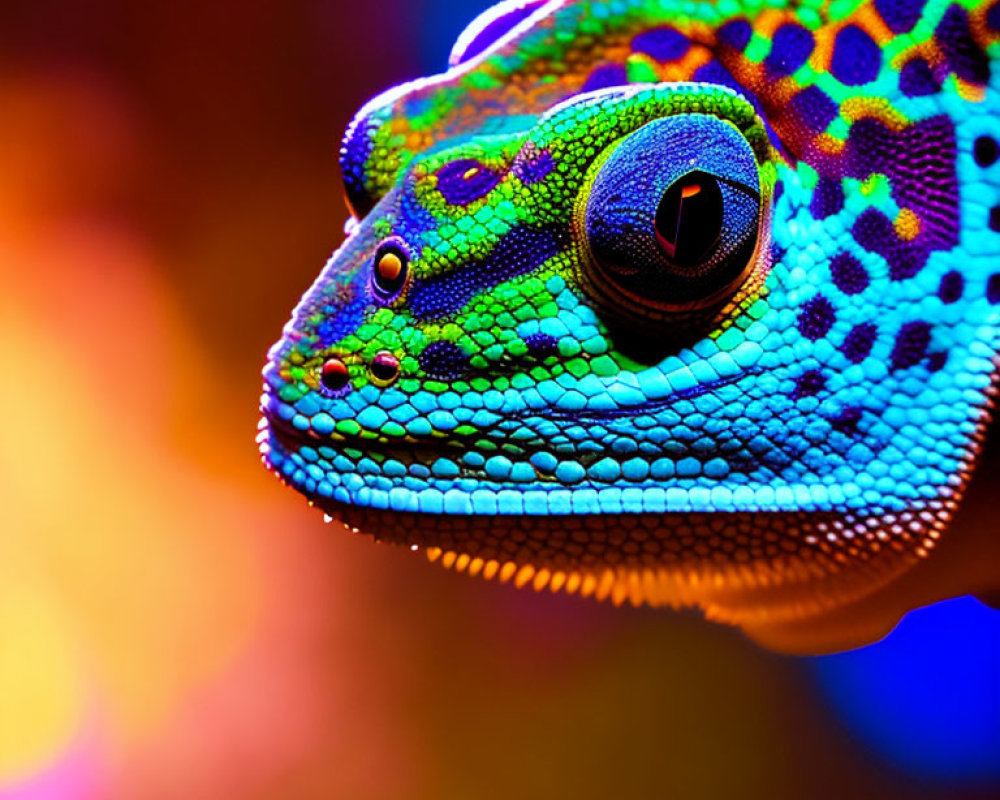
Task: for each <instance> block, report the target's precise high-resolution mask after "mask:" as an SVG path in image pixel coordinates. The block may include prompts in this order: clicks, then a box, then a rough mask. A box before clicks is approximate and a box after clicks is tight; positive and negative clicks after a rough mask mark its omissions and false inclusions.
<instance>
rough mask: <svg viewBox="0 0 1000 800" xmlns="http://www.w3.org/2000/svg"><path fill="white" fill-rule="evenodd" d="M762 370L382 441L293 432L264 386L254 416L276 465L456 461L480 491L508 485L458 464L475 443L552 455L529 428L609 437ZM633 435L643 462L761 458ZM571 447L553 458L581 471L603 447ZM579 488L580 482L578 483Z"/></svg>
mask: <svg viewBox="0 0 1000 800" xmlns="http://www.w3.org/2000/svg"><path fill="white" fill-rule="evenodd" d="M762 371H763V370H761V369H759V368H750V369H747V370H744V371H743V372H741V373H740V374H738V375H735V376H732V377H728V378H720V379H718V380H715V381H708V382H704V383H700V384H698V385H696V386H692V387H689V388H686V389H681V390H678V391H675V392H673V393H671V394H670V395H668V396H666V397H663V398H659V399H656V400H649V401H647V402H645V403H639V404H632V405H630V406H628V407H621V408H610V409H586V408H585V409H579V410H575V409H572V410H571V409H557V408H551V407H550V408H544V409H532V408H519V409H516V410H514V409H511V410H507V411H506V412H504V411H497V412H496V413H497V417H498V419H497V421H496V422H493V423H491V424H489V425H483V426H480V427H479V428H477V429H476V431H475V432H474V433H465V434H456V433H454V432H449V433H443V432H441V433H438V434H436V435H432V436H412V435H407V436H405V437H399V438H396V437H392V438H387V437H385V436H383V435H376V434H374V433H368V434H367V435H365V434H362V435H347V436H344V435H341V434H337V435H335V436H329V435H326V434H320V433H317V432H316V431H314V430H312V429H311V428H300V427H298V426H296V425H294V424H293V423H292V422H291V421H290V420H288V419H286V418H284V417H283V416H281V415H279V414H278V411H277V409H278V404H277V402H272V401H273V400H274V398H275V395H274V394H273V391H272V390H271V389H270V388H269V389H267V391H266V392H265V398H264V401H263V402H262V404H261V412H262V414H263V417H264V421H265V424H266V428H265V430H266V437H267V444H268V447H269V448H270V449H272V450H276V451H277V452H276V455H278V456H279V458H278V461H279V462H280V461H281V460H283V459H284V458H285V457H289V456H293V455H294V454H296V453H299V452H300V451H301V450H302V448H304V447H305V448H312V449H313V450H314V451H318V458H319V461H320V463H321V464H322V462H323V461H327V462H329V463H328V464H327V467H326V469H327V470H328V471H330V472H339V471H338V470H336V469H334V468H333V467H332V459H333V458H334V457H335V456H336V455H339V454H344V453H345V452H349V451H353V452H354V454H355V455H354V456H353V458H355V459H356V458H358V457H359V456H358V455H357V454H358V453H360V454H361V455H363V456H365V457H372V458H375V459H376V460H377V461H380V460H381V459H390V460H392V461H396V462H400V463H402V464H407V465H411V466H413V467H414V468H419V469H423V468H425V467H430V466H431V465H433V464H434V462H435V461H437V460H438V459H440V458H445V459H452V460H454V461H455V462H458V463H459V464H460V469H461V474H462V477H463V478H466V479H472V480H475V481H478V482H480V483H482V484H483V485H484V486H485V485H499V484H506V483H509V481H507V480H502V479H498V478H496V477H491V476H490V475H489V474H487V472H486V471H485V469H484V468H483V467H482V465H480V466H473V465H471V464H470V463H469V462H464V463H463V456H464V455H465V454H466V453H469V452H478V453H480V454H481V455H483V456H484V457H485V458H488V457H489V456H490V454H491V452H490V451H493V449H492V448H490V450H484V446H482V445H480V442H482V441H483V440H487V441H492V442H493V443H494V444H495V445H497V446H498V447H502V450H501V449H497V450H495V451H493V452H495V453H499V454H503V455H507V456H508V457H510V458H511V459H517V460H520V461H524V462H527V461H528V460H529V458H530V457H531V455H532V454H533V453H536V452H541V451H550V452H554V451H551V446H550V445H549V444H548V440H547V438H546V437H544V436H542V435H541V434H539V433H537V431H536V429H535V428H536V426H537V425H538V424H540V423H541V422H543V421H550V422H556V423H557V424H559V425H560V426H574V425H583V426H592V425H598V426H601V427H602V428H606V429H607V433H608V435H612V436H614V435H616V434H620V433H621V431H618V430H616V428H618V427H620V425H621V422H622V421H627V420H630V419H632V418H634V417H635V416H637V415H643V416H650V415H655V414H656V413H657V412H658V411H661V410H664V409H668V408H669V407H670V406H671V404H673V403H675V402H678V401H681V400H690V399H692V398H695V397H699V396H701V395H704V394H706V393H708V392H711V391H715V390H717V389H720V388H722V387H725V386H729V385H732V384H735V383H737V382H739V381H740V380H742V379H744V378H747V377H749V376H751V375H755V374H758V373H759V372H762ZM512 425H516V426H520V427H519V428H517V429H516V430H515V429H513V428H512V427H511V426H512ZM522 431H528V432H530V433H531V436H528V437H525V436H518V435H517V434H518V433H520V432H522ZM634 438H635V440H636V443H637V444H639V445H640V446H643V445H646V447H647V449H645V450H644V451H643V452H645V453H646V455H645V458H647V459H648V460H649V462H650V464H651V463H652V461H653V460H655V457H658V456H659V455H666V454H667V451H668V450H669V451H670V453H671V454H670V458H672V459H673V460H675V461H678V460H680V459H683V458H685V457H688V456H693V457H697V458H698V459H699V460H701V461H705V460H710V459H711V458H714V457H719V456H722V455H723V453H724V452H725V456H724V457H725V458H726V460H727V461H728V462H729V463H730V469H731V470H733V471H743V470H745V469H746V468H747V467H748V466H750V465H752V464H756V465H758V466H759V465H760V460H761V458H762V456H761V454H759V453H758V454H756V455H754V454H752V453H750V452H748V451H746V450H744V449H739V450H734V449H733V448H732V447H730V446H727V442H726V441H724V440H720V441H719V442H718V443H717V447H716V448H714V449H710V450H706V448H705V446H704V443H699V444H700V446H699V448H698V449H697V452H695V449H694V442H691V441H686V440H675V441H672V442H670V443H669V444H665V443H664V442H663V441H662V440H659V439H657V447H658V451H662V452H658V453H652V452H651V451H650V450H649V449H648V445H649V444H650V443H651V441H652V440H649V441H646V440H644V439H643V435H642V434H640V435H639V436H637V437H634ZM577 444H578V445H579V446H578V447H576V448H575V449H574V450H573V451H572V452H571V453H566V452H562V454H561V456H560V454H559V453H555V452H554V454H555V455H556V456H557V457H558V458H560V460H563V459H564V458H566V459H572V460H573V461H575V462H577V463H579V464H581V465H583V466H584V467H585V468H587V469H589V467H590V466H591V465H593V464H594V463H595V462H597V461H599V460H601V459H602V458H604V457H605V456H606V455H607V452H606V451H607V448H606V447H601V448H595V447H593V446H589V445H588V442H586V441H584V442H578V443H577ZM265 456H266V458H267V459H268V460H269V461H272V463H273V459H272V458H271V456H269V455H268V454H267V453H265ZM316 458H317V454H316V453H312V454H309V459H312V460H315V459H316ZM417 475H419V473H411V477H416V476H417ZM423 477H424V478H425V479H426V478H430V476H429V475H425V476H423ZM418 479H419V478H418ZM393 482H395V480H394V481H393ZM530 483H534V484H535V485H538V484H544V485H546V486H548V487H557V486H558V485H559V484H561V483H562V482H561V481H559V480H558V479H557V478H556V476H555V468H551V469H546V470H540V469H539V468H535V477H534V479H533V480H532V481H531V482H530ZM518 485H519V486H521V487H522V488H523V487H525V486H526V485H527V484H524V483H523V482H522V483H519V484H518ZM584 485H585V484H581V486H584ZM296 488H297V489H298V490H299V491H300V492H302V493H303V494H306V495H309V496H310V497H311V498H312V494H313V493H312V492H311V491H309V489H308V488H307V487H306V486H297V487H296ZM565 488H567V489H569V490H570V491H572V490H573V489H574V488H581V487H580V486H576V485H566V486H565ZM312 499H315V498H312Z"/></svg>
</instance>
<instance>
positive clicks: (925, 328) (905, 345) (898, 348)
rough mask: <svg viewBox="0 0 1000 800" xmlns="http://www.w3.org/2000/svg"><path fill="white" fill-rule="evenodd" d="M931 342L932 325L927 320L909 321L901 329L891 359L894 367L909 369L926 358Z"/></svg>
mask: <svg viewBox="0 0 1000 800" xmlns="http://www.w3.org/2000/svg"><path fill="white" fill-rule="evenodd" d="M930 343H931V326H930V325H928V324H927V323H926V322H907V323H905V324H904V325H903V327H902V328H900V329H899V333H898V334H897V335H896V342H895V344H894V345H893V347H892V354H891V355H890V356H889V360H890V361H891V362H892V368H893V369H894V370H895V369H908V368H909V367H915V366H916V365H917V364H919V363H920V362H921V361H923V360H924V356H925V355H926V354H927V346H928V345H929V344H930Z"/></svg>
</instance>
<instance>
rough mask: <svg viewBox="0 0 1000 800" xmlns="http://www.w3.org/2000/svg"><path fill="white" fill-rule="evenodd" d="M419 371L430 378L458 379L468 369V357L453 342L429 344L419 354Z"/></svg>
mask: <svg viewBox="0 0 1000 800" xmlns="http://www.w3.org/2000/svg"><path fill="white" fill-rule="evenodd" d="M420 369H422V370H423V371H424V372H425V373H427V374H428V375H429V376H431V377H432V378H445V379H448V378H458V377H460V376H461V375H463V374H465V372H466V371H468V369H469V357H468V356H467V355H465V352H464V351H463V350H462V348H460V347H459V346H458V345H457V344H454V343H453V342H431V343H430V344H429V345H427V347H426V348H425V349H424V351H423V352H422V353H421V354H420Z"/></svg>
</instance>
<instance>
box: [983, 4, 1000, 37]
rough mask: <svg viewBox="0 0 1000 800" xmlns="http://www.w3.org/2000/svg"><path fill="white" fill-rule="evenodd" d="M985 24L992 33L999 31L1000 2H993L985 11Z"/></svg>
mask: <svg viewBox="0 0 1000 800" xmlns="http://www.w3.org/2000/svg"><path fill="white" fill-rule="evenodd" d="M986 26H987V27H988V28H989V29H990V30H991V31H993V32H994V33H1000V3H994V4H993V5H991V6H990V10H989V11H987V12H986Z"/></svg>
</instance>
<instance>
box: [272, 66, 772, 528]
mask: <svg viewBox="0 0 1000 800" xmlns="http://www.w3.org/2000/svg"><path fill="white" fill-rule="evenodd" d="M771 159H772V151H771V148H770V145H769V143H768V141H767V138H766V135H765V133H764V129H763V126H762V124H761V122H760V120H759V119H758V117H757V115H756V114H755V112H754V110H753V108H752V107H751V106H750V104H749V103H747V102H746V101H745V100H744V99H742V98H741V97H739V96H738V95H736V94H735V93H734V92H732V91H730V90H728V89H724V88H720V87H706V86H699V85H684V84H678V85H675V86H673V87H671V88H670V89H669V90H668V91H665V90H663V89H662V88H650V87H640V88H633V89H628V90H621V89H616V90H608V91H602V92H597V93H593V94H588V95H586V96H584V97H581V98H578V99H576V100H574V101H572V102H569V103H566V104H563V105H561V106H559V107H557V108H555V109H553V110H552V111H550V112H549V113H547V114H546V115H544V116H542V117H541V118H540V119H538V120H537V121H535V123H534V124H533V125H531V126H530V127H526V128H524V129H522V130H515V131H512V132H500V133H495V134H492V135H489V136H482V137H477V138H474V139H471V140H467V141H461V142H459V143H457V144H450V145H446V146H443V147H440V148H437V149H435V150H433V151H431V152H427V153H423V154H421V155H419V156H417V157H416V158H414V159H413V160H412V161H411V162H410V163H409V165H408V167H407V168H406V170H405V171H404V172H403V173H402V175H401V176H400V178H399V179H398V181H397V184H396V185H395V186H394V187H393V188H392V189H390V190H389V191H387V192H386V193H385V194H384V196H382V197H379V198H377V199H376V201H375V202H374V204H372V203H371V200H370V199H369V198H366V199H365V202H366V203H367V204H368V205H371V209H370V211H369V212H368V213H367V214H366V215H365V217H364V218H363V219H361V220H360V221H354V222H352V223H350V224H349V234H348V237H347V240H346V241H345V243H344V244H343V246H342V247H341V248H340V249H339V250H338V251H337V253H335V255H334V256H333V257H332V258H331V260H330V262H329V263H328V264H327V266H326V267H325V269H324V270H323V273H322V274H321V276H320V277H319V279H318V280H317V281H316V283H315V285H314V286H313V287H312V288H311V289H310V290H309V292H308V293H307V294H306V295H305V296H304V298H303V299H302V302H301V303H300V305H299V306H298V308H297V309H296V311H295V313H294V316H293V318H292V320H291V322H290V323H289V324H288V326H287V327H286V331H285V336H284V338H283V339H282V340H281V341H280V342H279V343H278V344H277V345H276V346H275V347H274V349H273V350H272V353H271V356H270V360H269V363H268V365H267V367H266V369H265V379H266V389H265V394H264V397H263V412H264V415H265V419H266V425H267V433H266V434H264V435H263V436H262V439H263V441H264V446H265V451H266V458H267V460H268V462H269V464H270V465H271V467H272V468H273V469H274V470H275V471H277V472H278V473H279V474H280V475H281V476H282V477H283V478H284V480H285V481H287V482H288V483H290V484H292V485H293V486H294V487H295V488H297V489H299V490H300V491H302V492H303V493H304V494H306V495H307V496H308V497H309V498H310V499H312V500H314V501H315V502H316V503H317V504H319V505H321V506H323V507H324V508H326V509H327V510H328V511H330V512H331V513H335V514H337V515H340V516H347V517H350V516H351V515H352V514H354V513H360V510H365V512H366V513H368V512H384V513H383V514H382V516H384V517H385V518H386V519H387V520H391V519H392V518H393V516H394V514H395V515H399V514H409V515H411V516H410V519H416V518H415V517H413V516H412V515H419V514H448V515H454V516H457V517H467V518H470V519H469V520H467V521H470V522H472V523H473V524H479V523H476V521H475V518H480V521H484V520H489V521H490V525H491V526H492V528H493V529H494V531H495V532H497V533H498V535H499V531H500V529H501V528H502V527H503V525H504V524H505V523H507V522H509V523H511V524H521V523H520V522H519V521H517V520H516V518H517V517H521V516H525V515H527V516H537V515H562V516H567V515H597V516H600V515H602V514H615V513H617V514H621V513H623V512H642V511H644V510H647V509H648V510H649V511H652V512H659V513H662V512H665V511H678V512H680V511H689V510H691V509H692V508H693V507H695V506H696V505H697V503H696V502H693V501H692V500H691V490H693V489H695V488H696V487H698V486H702V487H712V486H713V485H716V484H717V483H718V482H719V481H720V480H721V479H722V478H724V477H725V476H727V475H731V474H743V475H749V474H751V473H753V472H757V471H759V470H760V469H762V468H765V467H767V465H768V464H769V455H768V453H754V452H752V451H751V450H750V449H748V448H747V447H746V446H745V445H741V446H739V447H735V448H734V447H733V446H732V444H733V442H734V441H736V440H734V439H733V438H732V437H731V436H725V435H718V434H720V433H721V430H719V429H717V428H716V427H713V424H714V423H713V422H712V420H711V417H712V416H713V415H717V414H718V413H720V412H721V413H723V414H725V411H724V409H725V407H726V405H727V404H731V403H732V400H733V399H734V398H737V397H741V396H746V394H745V393H746V392H747V389H746V388H744V387H743V385H742V384H743V382H745V381H746V380H747V379H748V378H750V377H752V376H757V375H758V374H759V371H760V370H759V367H758V366H757V364H756V360H757V356H758V355H759V354H760V347H759V345H758V344H756V342H755V341H754V340H753V337H752V336H749V337H748V335H747V331H748V330H749V329H751V327H752V323H753V320H754V319H755V318H756V317H757V316H759V315H760V309H761V304H762V303H764V302H766V301H765V300H764V299H763V293H762V287H763V283H764V278H765V276H766V273H767V270H768V267H769V251H768V246H767V243H768V240H769V230H768V222H769V217H770V198H771V188H772V187H773V184H774V168H773V163H772V160H771ZM354 201H355V205H361V203H360V202H359V201H358V198H354ZM746 438H750V437H746ZM675 490H676V491H675ZM682 496H683V497H682ZM623 498H624V501H623ZM668 498H669V500H668ZM386 524H387V525H393V524H397V523H392V522H391V521H390V522H387V523H386ZM415 524H416V523H415ZM434 524H435V525H437V524H438V523H434ZM362 527H370V525H369V524H367V523H366V525H364V526H362ZM426 527H427V526H425V528H426ZM425 533H426V531H425ZM421 535H422V536H423V535H424V534H421ZM421 541H424V542H428V543H429V542H430V541H431V539H430V538H422V539H421Z"/></svg>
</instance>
